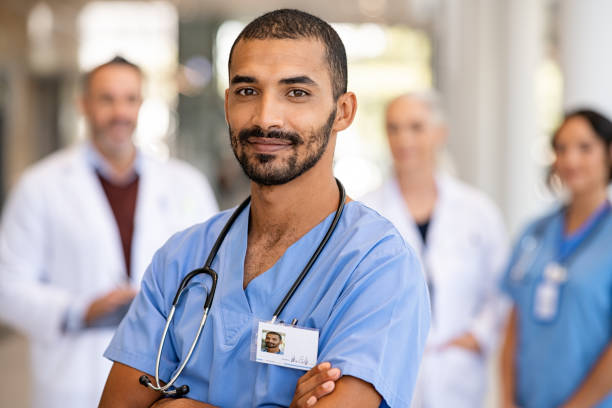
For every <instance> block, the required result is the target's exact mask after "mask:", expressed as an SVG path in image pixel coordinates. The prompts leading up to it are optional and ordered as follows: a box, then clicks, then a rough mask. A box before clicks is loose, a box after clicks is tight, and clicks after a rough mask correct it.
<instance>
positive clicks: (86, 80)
mask: <svg viewBox="0 0 612 408" xmlns="http://www.w3.org/2000/svg"><path fill="white" fill-rule="evenodd" d="M112 65H119V66H124V67H129V68H132V69H135V70H136V71H137V72H138V74H139V75H140V76H142V69H140V67H139V66H138V65H136V64H134V63H133V62H131V61H128V60H127V59H125V58H123V57H122V56H120V55H116V56H115V57H113V59H111V60H109V61H107V62H105V63H104V64H100V65H98V66H96V67H94V68H92V69H91V70H90V71H88V72H86V73H85V74H84V75H83V79H82V84H83V93H87V92H89V85H90V83H91V78H93V76H94V75H95V74H96V72H98V71H100V70H101V69H103V68H106V67H109V66H112Z"/></svg>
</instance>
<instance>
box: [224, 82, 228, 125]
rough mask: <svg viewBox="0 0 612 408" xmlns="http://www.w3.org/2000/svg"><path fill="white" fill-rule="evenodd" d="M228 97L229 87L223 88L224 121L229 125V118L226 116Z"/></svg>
mask: <svg viewBox="0 0 612 408" xmlns="http://www.w3.org/2000/svg"><path fill="white" fill-rule="evenodd" d="M228 98H229V88H227V89H226V90H225V101H224V103H223V107H224V109H225V122H227V124H228V125H229V118H228V117H227V112H228V109H227V104H228V103H229V100H228Z"/></svg>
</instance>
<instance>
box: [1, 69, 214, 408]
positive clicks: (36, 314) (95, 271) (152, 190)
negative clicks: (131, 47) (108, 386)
mask: <svg viewBox="0 0 612 408" xmlns="http://www.w3.org/2000/svg"><path fill="white" fill-rule="evenodd" d="M141 83H142V72H141V70H140V69H139V68H138V67H137V66H136V65H134V64H132V63H130V62H128V61H126V60H125V59H123V58H120V57H117V58H115V59H113V60H112V61H110V62H108V63H106V64H103V65H101V66H99V67H97V68H95V69H94V70H92V71H91V72H90V73H89V74H87V76H86V77H85V81H84V90H83V97H82V108H83V113H84V116H85V118H86V119H87V123H88V126H89V134H90V138H89V140H88V141H87V142H85V143H83V144H80V145H77V146H74V147H71V148H68V149H65V150H62V151H59V152H57V153H55V154H52V155H51V156H49V157H47V158H45V159H44V160H42V161H41V162H40V163H37V164H36V165H34V166H33V167H31V168H30V169H28V170H27V171H26V172H25V174H24V175H23V177H22V178H21V180H20V181H19V183H18V184H17V186H16V187H15V188H14V190H13V192H12V194H11V196H10V198H9V200H8V201H7V203H6V207H5V210H4V214H3V218H2V224H1V227H0V319H1V320H3V321H4V322H6V323H8V324H9V325H11V326H13V327H14V328H15V329H17V330H19V331H21V332H23V333H24V334H26V335H27V336H28V337H29V340H30V343H31V356H30V359H31V363H32V374H33V377H34V378H33V384H32V389H33V390H34V395H33V406H34V407H45V408H55V407H79V408H81V407H93V406H96V405H97V403H98V401H99V398H100V394H101V392H102V388H103V386H104V382H105V380H106V377H107V376H108V371H109V369H110V362H108V360H106V359H104V358H103V357H102V353H103V351H104V349H105V348H106V347H107V345H108V343H109V341H110V339H111V337H112V334H113V332H114V329H115V327H116V325H117V324H118V322H119V321H120V320H121V318H122V316H123V314H124V313H125V311H126V309H127V307H128V305H129V304H130V302H131V300H132V297H133V296H134V294H135V293H136V289H137V287H138V285H139V282H140V279H141V277H142V274H143V273H144V271H145V268H146V266H147V265H148V263H149V262H150V260H151V257H152V256H153V253H154V251H155V250H156V249H157V248H158V247H159V246H160V245H161V244H163V242H164V241H165V240H167V239H168V238H169V237H170V236H171V235H172V234H173V233H174V232H176V231H178V230H179V229H182V228H185V227H187V226H188V225H190V224H193V223H196V222H203V221H205V220H206V219H207V218H209V217H210V216H211V215H213V214H214V213H216V212H217V204H216V201H215V198H214V195H213V193H212V190H211V189H210V186H209V185H208V183H207V181H206V180H205V179H204V178H203V177H202V175H201V174H200V173H199V172H198V171H197V170H196V169H194V168H193V167H191V166H189V165H187V164H186V163H182V162H179V161H176V160H169V161H165V162H162V161H159V160H156V159H154V158H152V157H148V156H147V155H145V154H144V153H142V152H140V151H139V150H138V149H137V148H136V147H135V145H134V143H133V140H132V137H133V133H134V129H135V127H136V122H137V119H138V112H139V109H140V105H141V102H142V99H141ZM5 369H9V368H8V367H6V368H5Z"/></svg>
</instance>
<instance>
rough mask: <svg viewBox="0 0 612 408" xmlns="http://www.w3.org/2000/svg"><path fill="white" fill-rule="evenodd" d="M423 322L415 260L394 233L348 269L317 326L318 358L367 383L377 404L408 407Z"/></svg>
mask: <svg viewBox="0 0 612 408" xmlns="http://www.w3.org/2000/svg"><path fill="white" fill-rule="evenodd" d="M429 323H430V306H429V297H428V293H427V287H426V284H425V280H424V277H423V273H422V270H421V266H420V264H419V262H418V260H417V258H416V256H415V254H414V253H413V252H412V251H411V250H409V249H408V248H407V247H406V245H405V244H404V242H403V241H401V239H400V238H399V237H394V238H392V239H389V240H387V241H386V242H383V243H379V244H378V245H377V246H376V247H375V248H373V249H372V251H370V252H369V254H368V255H366V257H365V258H364V259H363V260H362V261H361V262H360V264H359V266H358V267H357V269H356V270H355V271H354V273H353V277H352V279H351V280H349V282H348V283H347V287H346V289H345V290H344V291H343V293H342V295H341V296H340V297H339V299H338V301H337V302H336V304H335V306H334V307H333V309H332V312H331V315H330V317H329V320H328V322H327V323H326V325H325V326H324V327H323V328H322V330H321V337H320V347H321V349H320V354H319V361H329V362H331V364H332V366H334V367H338V368H340V370H341V371H342V374H343V375H351V376H354V377H357V378H359V379H361V380H363V381H366V382H368V383H370V384H372V385H373V386H374V388H375V389H376V391H377V392H378V393H379V394H380V395H381V396H382V397H383V400H384V401H383V403H382V405H381V406H383V407H384V406H390V407H409V406H410V402H411V398H412V392H413V390H414V386H415V382H416V377H417V373H418V368H419V364H420V361H421V357H422V354H423V350H424V346H425V341H426V338H427V333H428V330H429Z"/></svg>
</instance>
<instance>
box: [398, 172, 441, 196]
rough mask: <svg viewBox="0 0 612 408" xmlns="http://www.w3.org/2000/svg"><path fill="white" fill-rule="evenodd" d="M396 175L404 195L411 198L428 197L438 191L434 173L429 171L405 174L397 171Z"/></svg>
mask: <svg viewBox="0 0 612 408" xmlns="http://www.w3.org/2000/svg"><path fill="white" fill-rule="evenodd" d="M395 174H396V176H397V181H398V183H399V186H400V190H401V191H402V193H403V194H409V195H411V196H419V195H422V194H426V195H427V194H428V193H431V191H435V189H436V179H435V177H434V172H433V171H431V170H429V169H423V170H419V171H403V172H401V171H397V170H396V172H395Z"/></svg>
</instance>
